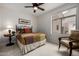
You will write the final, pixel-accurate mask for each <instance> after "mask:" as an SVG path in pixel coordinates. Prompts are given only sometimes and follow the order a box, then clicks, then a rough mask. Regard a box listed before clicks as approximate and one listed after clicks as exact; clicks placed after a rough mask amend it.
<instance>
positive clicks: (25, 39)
mask: <svg viewBox="0 0 79 59" xmlns="http://www.w3.org/2000/svg"><path fill="white" fill-rule="evenodd" d="M23 26H24V25H23ZM23 26H21V27H22V28H21V27H20V28H19V27H18V26H16V32H17V44H18V46H19V48H20V50H21V52H22V54H25V53H28V52H30V51H32V50H35V49H36V48H38V47H40V46H42V45H44V44H45V43H46V35H45V34H44V33H33V32H32V30H31V27H27V26H24V28H23Z"/></svg>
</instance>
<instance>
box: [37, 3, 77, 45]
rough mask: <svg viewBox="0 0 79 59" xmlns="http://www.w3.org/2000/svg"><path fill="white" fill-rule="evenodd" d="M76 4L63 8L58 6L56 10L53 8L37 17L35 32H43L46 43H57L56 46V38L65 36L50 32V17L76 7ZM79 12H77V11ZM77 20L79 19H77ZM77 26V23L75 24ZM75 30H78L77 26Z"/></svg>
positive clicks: (65, 5) (66, 5)
mask: <svg viewBox="0 0 79 59" xmlns="http://www.w3.org/2000/svg"><path fill="white" fill-rule="evenodd" d="M76 6H77V4H72V3H71V4H64V5H63V6H60V7H58V8H55V9H53V10H51V11H49V12H47V13H45V14H42V15H40V16H38V20H37V22H38V23H37V24H38V26H37V30H38V31H39V32H43V33H46V35H47V41H48V42H53V43H57V44H58V37H59V36H64V35H65V34H59V33H56V32H52V28H53V27H52V16H54V15H55V14H57V13H59V12H61V11H64V10H67V9H71V8H73V7H76ZM78 11H79V10H78ZM78 19H79V17H78ZM78 19H77V21H78V22H79V20H78ZM77 25H78V23H77ZM77 28H79V27H78V26H77Z"/></svg>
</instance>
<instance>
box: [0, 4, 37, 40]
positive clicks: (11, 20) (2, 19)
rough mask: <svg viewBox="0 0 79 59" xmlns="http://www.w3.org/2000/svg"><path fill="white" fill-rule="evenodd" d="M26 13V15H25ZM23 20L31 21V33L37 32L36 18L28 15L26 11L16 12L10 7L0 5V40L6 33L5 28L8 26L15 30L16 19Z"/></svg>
mask: <svg viewBox="0 0 79 59" xmlns="http://www.w3.org/2000/svg"><path fill="white" fill-rule="evenodd" d="M25 12H26V13H25ZM19 18H23V19H27V20H31V21H32V26H33V29H32V30H33V32H37V19H36V16H33V15H30V14H29V13H27V11H24V12H23V11H22V12H21V11H19V10H18V11H17V10H15V9H12V8H10V7H6V6H2V5H0V40H1V38H3V34H4V33H6V27H7V26H8V25H10V26H12V27H13V28H14V29H15V28H16V27H15V26H16V24H17V23H18V19H19Z"/></svg>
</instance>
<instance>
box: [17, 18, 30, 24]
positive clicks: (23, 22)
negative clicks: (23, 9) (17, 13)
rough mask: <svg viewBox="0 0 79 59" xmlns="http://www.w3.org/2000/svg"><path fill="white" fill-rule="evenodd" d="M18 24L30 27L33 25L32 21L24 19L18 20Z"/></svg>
mask: <svg viewBox="0 0 79 59" xmlns="http://www.w3.org/2000/svg"><path fill="white" fill-rule="evenodd" d="M18 23H19V24H28V25H30V24H31V21H30V20H26V19H23V18H19V19H18Z"/></svg>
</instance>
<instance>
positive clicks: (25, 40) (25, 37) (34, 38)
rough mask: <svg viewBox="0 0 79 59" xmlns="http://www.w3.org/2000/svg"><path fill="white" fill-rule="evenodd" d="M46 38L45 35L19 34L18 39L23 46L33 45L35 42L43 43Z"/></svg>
mask: <svg viewBox="0 0 79 59" xmlns="http://www.w3.org/2000/svg"><path fill="white" fill-rule="evenodd" d="M45 38H46V36H45V34H44V33H24V34H18V35H17V39H18V40H19V41H20V43H22V44H23V45H27V44H31V43H34V42H38V41H42V40H44V39H45Z"/></svg>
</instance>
